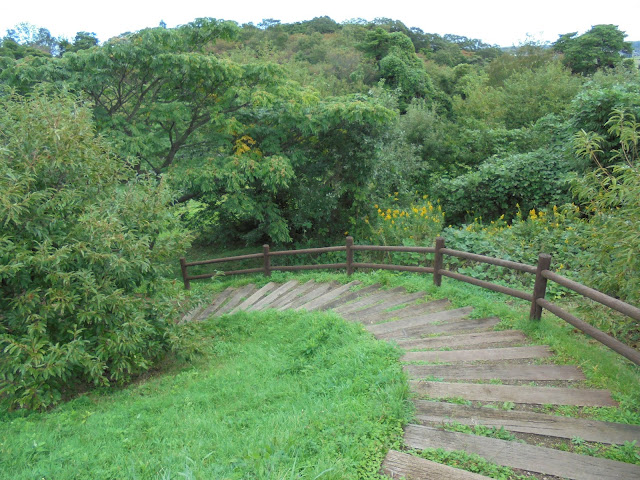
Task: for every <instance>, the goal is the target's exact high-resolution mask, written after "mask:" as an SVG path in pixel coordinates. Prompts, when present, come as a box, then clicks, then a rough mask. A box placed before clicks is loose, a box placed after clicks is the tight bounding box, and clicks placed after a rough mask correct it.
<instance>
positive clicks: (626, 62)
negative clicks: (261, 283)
mask: <svg viewBox="0 0 640 480" xmlns="http://www.w3.org/2000/svg"><path fill="white" fill-rule="evenodd" d="M630 51H631V50H630V46H629V44H628V43H627V42H625V34H624V32H621V31H620V30H619V29H618V28H617V27H616V26H614V25H596V26H594V27H593V28H592V29H591V30H589V31H588V32H586V33H585V34H583V35H580V36H577V35H576V34H573V33H570V34H566V35H561V36H560V38H559V39H558V41H557V42H555V43H554V44H553V45H537V44H525V45H521V46H519V47H514V48H513V49H509V50H503V49H500V48H498V47H496V46H491V45H487V44H485V43H483V42H482V41H480V40H478V39H471V38H467V37H463V36H458V35H444V36H440V35H436V34H431V33H426V32H423V31H422V30H420V29H419V28H409V27H407V26H405V25H404V24H402V23H401V22H398V21H395V20H392V19H387V18H378V19H375V20H373V21H366V20H362V19H354V20H351V21H348V22H344V23H342V24H339V23H337V22H335V21H333V20H332V19H330V18H328V17H319V18H315V19H313V20H310V21H306V22H298V23H294V24H282V23H281V22H280V21H278V20H275V19H265V20H263V22H261V23H260V24H258V25H253V24H246V25H241V26H240V25H238V24H236V23H235V22H229V21H221V20H216V19H210V18H205V19H196V20H195V21H193V22H191V23H188V24H186V25H182V26H179V27H176V28H173V29H167V28H166V26H163V25H161V26H159V27H158V28H150V29H145V30H141V31H139V32H133V33H127V34H123V35H121V36H118V37H114V38H111V39H109V40H107V41H105V42H103V43H100V42H99V41H98V39H97V38H96V37H95V35H94V34H92V33H90V32H78V34H77V35H76V37H75V38H74V39H73V40H72V41H71V40H66V39H56V38H54V37H53V36H52V35H51V34H50V33H49V31H48V30H47V29H46V28H38V27H33V26H30V25H27V24H23V25H19V26H17V27H16V28H15V29H13V30H10V31H9V32H8V34H7V36H5V37H4V38H3V39H2V40H1V41H0V84H1V87H2V90H1V92H3V93H2V94H1V98H2V102H3V105H6V107H5V109H6V111H5V112H3V113H2V117H1V118H2V122H3V125H2V126H3V130H2V132H1V133H0V135H2V137H1V138H2V145H0V148H2V150H1V152H2V161H3V164H2V169H3V170H2V175H3V177H2V182H3V183H2V188H3V189H4V190H3V192H2V193H3V195H2V204H1V205H2V222H3V231H2V237H1V244H0V249H1V250H0V251H1V252H2V258H3V263H2V265H1V268H2V270H0V271H1V272H2V288H3V298H2V299H1V300H0V305H1V306H2V312H1V313H0V319H1V320H2V328H3V330H2V332H1V333H2V335H3V337H2V339H3V340H2V341H3V342H4V343H3V345H4V347H3V360H4V362H3V375H4V377H3V378H4V384H3V389H4V392H5V393H6V394H8V395H10V396H11V397H12V399H14V400H13V401H14V403H15V404H16V405H18V404H20V405H30V406H41V405H48V404H50V403H52V402H55V401H56V399H57V398H58V397H59V395H60V391H61V388H62V386H63V385H65V384H66V383H67V380H68V379H72V378H73V379H75V380H76V381H80V380H81V381H85V382H87V381H89V382H93V383H98V384H99V383H104V382H106V381H110V380H112V379H113V380H116V381H117V380H122V379H125V378H127V377H128V376H129V375H130V374H131V373H132V372H135V371H139V370H140V369H144V368H146V367H148V366H149V365H150V364H151V361H152V359H153V358H156V357H157V356H159V355H160V354H161V353H162V352H163V351H165V350H166V348H169V345H168V340H167V339H168V335H169V334H168V330H167V329H168V326H167V322H166V318H167V317H166V311H167V310H166V309H165V304H164V303H163V302H162V301H161V300H159V299H158V298H157V295H156V294H155V293H154V291H155V290H157V289H158V285H160V284H161V278H162V272H161V269H162V268H161V264H162V262H163V261H164V260H165V259H167V258H168V257H169V256H172V257H174V258H175V257H177V256H178V252H179V251H180V249H181V248H183V245H184V242H183V241H181V240H179V238H180V235H178V234H177V233H176V232H178V231H179V230H180V229H181V230H182V239H186V238H187V237H188V235H189V234H188V233H187V231H188V230H192V231H194V232H196V235H197V239H198V241H199V242H200V243H203V244H206V243H213V244H215V245H217V246H219V247H222V248H227V247H229V246H236V245H237V244H242V245H250V246H255V245H259V244H261V243H264V242H270V243H275V244H277V245H281V246H285V245H286V246H292V245H293V246H303V245H304V246H307V245H309V246H312V245H318V244H323V245H324V244H327V243H328V242H333V241H337V240H339V239H340V238H341V237H342V236H343V235H344V234H345V232H349V233H350V234H352V235H354V236H355V237H356V238H357V239H358V240H359V241H360V240H361V241H369V242H374V243H379V242H383V243H403V244H421V245H431V244H432V242H433V238H434V237H435V236H436V235H439V234H443V235H445V237H446V238H447V241H448V242H449V243H450V244H451V245H452V246H454V247H456V246H457V247H460V248H467V249H471V250H474V251H476V252H477V253H492V254H495V255H497V256H509V257H510V258H514V259H517V260H521V261H527V262H529V263H531V262H533V261H535V256H536V255H537V252H539V251H540V250H541V249H545V250H548V251H551V252H552V253H554V254H556V255H557V259H558V262H560V264H561V265H563V267H564V268H566V269H568V271H569V274H570V275H572V276H574V277H576V278H579V279H580V280H582V281H583V282H584V283H586V284H589V285H592V286H594V287H597V288H601V289H603V290H605V291H606V292H608V293H611V294H613V295H617V296H620V297H622V298H625V299H628V300H631V301H637V300H638V297H637V292H638V291H639V289H638V284H637V279H638V278H640V270H639V269H640V265H638V263H637V259H636V257H637V255H636V252H637V251H638V241H637V235H635V233H634V232H638V231H640V228H639V227H638V224H637V221H638V219H637V216H638V215H637V207H638V205H637V198H640V187H639V186H638V181H637V161H638V160H637V131H638V128H637V123H636V122H637V119H638V118H640V75H639V74H638V69H637V65H636V63H637V62H636V61H635V60H634V59H631V58H624V56H625V55H628V54H629V52H630ZM634 62H636V63H634ZM47 92H48V93H47ZM52 92H69V94H71V95H73V98H72V97H70V96H69V95H68V94H62V93H52ZM38 112H40V113H38ZM95 133H97V134H98V135H99V138H96V136H95ZM61 142H62V143H61ZM574 143H575V145H574ZM63 144H64V145H63ZM25 159H28V160H25ZM571 202H573V203H574V205H571ZM563 204H564V205H563ZM554 207H555V208H554ZM174 212H175V214H178V215H179V217H180V218H179V220H180V223H179V224H178V223H176V222H177V220H176V218H175V217H174ZM543 219H544V220H543ZM447 225H448V226H447ZM578 231H579V232H582V233H583V235H573V234H572V232H578ZM611 239H615V241H612V240H611ZM532 257H533V258H532ZM585 258H589V259H590V260H589V261H588V262H586V263H585V261H584V259H585ZM602 263H606V264H607V267H608V269H607V272H606V273H603V272H602V269H601V268H600V265H601V264H602ZM459 267H460V268H466V267H465V266H464V265H460V266H459ZM475 273H477V274H480V275H484V274H486V272H481V271H478V272H475ZM91 292H96V293H91ZM24 319H29V321H27V322H25V321H24ZM53 319H55V321H53ZM54 325H55V326H54ZM7 358H12V359H13V360H12V361H11V362H10V363H7V361H6V359H7ZM42 359H45V360H44V361H42ZM45 389H49V390H46V392H45ZM43 392H44V393H43Z"/></svg>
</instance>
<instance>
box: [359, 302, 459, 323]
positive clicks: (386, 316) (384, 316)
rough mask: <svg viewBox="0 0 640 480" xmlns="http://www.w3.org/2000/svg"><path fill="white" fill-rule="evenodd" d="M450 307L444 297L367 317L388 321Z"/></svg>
mask: <svg viewBox="0 0 640 480" xmlns="http://www.w3.org/2000/svg"><path fill="white" fill-rule="evenodd" d="M450 307H451V302H449V300H447V299H446V298H444V299H442V300H433V301H431V302H427V303H418V304H415V305H409V306H407V307H403V308H399V309H397V310H391V311H390V312H387V311H383V312H380V313H378V314H376V315H372V316H370V317H369V319H370V320H371V321H372V323H381V322H388V321H390V320H394V321H397V320H402V319H403V318H407V317H419V316H421V315H427V314H429V313H436V312H441V311H443V310H448V309H449V308H450Z"/></svg>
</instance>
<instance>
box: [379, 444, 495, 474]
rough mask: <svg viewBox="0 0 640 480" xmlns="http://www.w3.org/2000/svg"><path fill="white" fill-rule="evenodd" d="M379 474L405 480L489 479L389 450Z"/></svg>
mask: <svg viewBox="0 0 640 480" xmlns="http://www.w3.org/2000/svg"><path fill="white" fill-rule="evenodd" d="M380 473H381V474H382V475H386V476H387V477H389V478H393V479H405V480H430V479H434V480H435V479H437V480H486V479H488V478H490V477H485V476H484V475H478V474H477V473H472V472H467V471H466V470H461V469H459V468H453V467H449V466H448V465H442V464H441V463H436V462H432V461H430V460H425V459H424V458H420V457H416V456H415V455H409V454H407V453H402V452H398V451H396V450H389V453H387V456H386V457H385V459H384V462H383V463H382V470H381V472H380Z"/></svg>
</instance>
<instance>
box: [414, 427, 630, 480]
mask: <svg viewBox="0 0 640 480" xmlns="http://www.w3.org/2000/svg"><path fill="white" fill-rule="evenodd" d="M404 442H405V445H407V446H408V447H411V448H416V449H425V448H443V449H445V450H464V451H465V452H467V453H475V454H477V455H480V456H482V457H484V458H486V459H487V460H489V461H491V462H495V463H497V464H499V465H504V466H508V467H512V468H519V469H522V470H528V471H531V472H537V473H541V474H543V475H556V476H558V477H564V478H569V479H575V480H605V479H610V480H614V479H615V480H619V479H623V478H624V479H632V478H640V465H632V464H629V463H623V462H616V461H613V460H608V459H605V458H596V457H590V456H587V455H578V454H576V453H569V452H563V451H560V450H554V449H551V448H546V447H538V446H535V445H528V444H525V443H518V442H510V441H506V440H498V439H496V438H487V437H480V436H477V435H469V434H466V433H458V432H445V431H441V430H438V429H436V428H431V427H425V426H422V425H408V426H407V427H406V429H405V435H404Z"/></svg>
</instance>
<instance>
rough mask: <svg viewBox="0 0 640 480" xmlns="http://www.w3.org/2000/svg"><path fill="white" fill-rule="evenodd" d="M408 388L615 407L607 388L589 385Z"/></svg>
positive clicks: (435, 394)
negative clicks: (584, 386)
mask: <svg viewBox="0 0 640 480" xmlns="http://www.w3.org/2000/svg"><path fill="white" fill-rule="evenodd" d="M409 383H410V386H411V390H412V391H413V392H415V393H417V394H419V395H428V396H429V397H431V398H453V397H456V398H464V399H465V400H477V401H481V402H513V403H530V404H537V405H546V404H549V405H578V406H585V407H586V406H588V407H609V406H617V405H618V403H617V402H615V401H614V400H613V399H612V398H611V394H610V393H609V391H608V390H598V389H592V388H560V387H530V386H520V385H488V384H477V383H448V382H425V381H411V382H409Z"/></svg>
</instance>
